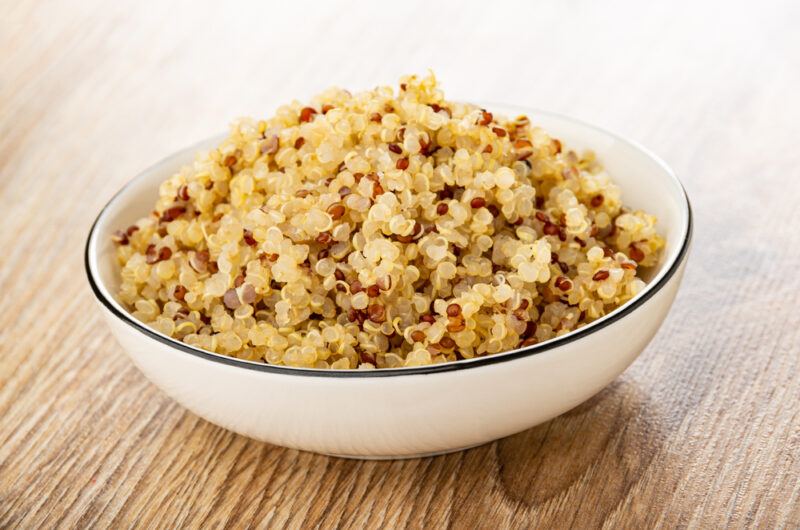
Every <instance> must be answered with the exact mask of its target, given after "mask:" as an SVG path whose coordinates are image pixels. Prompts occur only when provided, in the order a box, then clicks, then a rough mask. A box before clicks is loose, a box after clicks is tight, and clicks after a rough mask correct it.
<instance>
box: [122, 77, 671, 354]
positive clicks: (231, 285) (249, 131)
mask: <svg viewBox="0 0 800 530" xmlns="http://www.w3.org/2000/svg"><path fill="white" fill-rule="evenodd" d="M114 239H115V241H116V242H117V255H118V258H119V263H120V265H121V272H120V274H121V279H122V283H121V287H120V290H119V299H120V300H121V302H122V303H123V304H125V306H127V307H128V308H129V309H130V310H131V312H132V314H133V316H134V317H136V318H137V319H139V320H140V321H142V322H144V323H146V324H147V325H149V326H151V327H152V328H154V329H156V330H158V331H159V332H161V333H163V334H165V335H168V336H170V337H173V338H175V339H178V340H181V341H183V342H185V343H186V344H190V345H192V346H196V347H198V348H202V349H205V350H209V351H213V352H218V353H221V354H225V355H230V356H232V357H237V358H240V359H247V360H251V361H262V362H267V363H270V364H278V365H288V366H302V367H313V368H336V369H347V368H360V369H373V368H393V367H402V366H421V365H428V364H436V363H443V362H447V361H456V360H459V359H470V358H473V357H479V356H484V355H492V354H496V353H499V352H503V351H508V350H513V349H515V348H519V347H524V346H529V345H532V344H537V343H540V342H543V341H546V340H549V339H552V338H554V337H557V336H560V335H563V334H565V333H569V332H571V331H573V330H575V329H577V328H579V327H581V326H583V325H585V324H587V323H589V322H592V321H593V320H596V319H598V318H600V317H602V316H603V315H605V314H606V313H608V312H609V311H612V310H614V309H615V308H617V307H619V306H620V305H621V304H623V303H624V302H626V301H627V300H629V299H630V298H631V297H633V296H635V295H636V294H637V293H638V292H640V291H641V290H642V288H643V287H644V285H645V283H644V281H643V280H642V279H641V278H640V277H638V276H637V275H638V274H639V273H640V272H641V269H642V268H646V267H648V266H652V265H654V264H655V263H656V262H657V259H658V254H659V252H660V251H661V249H662V248H663V246H664V240H663V238H662V237H661V236H659V235H658V233H657V232H656V219H655V217H653V216H652V215H649V214H647V213H645V212H641V211H631V210H629V209H627V208H625V207H623V205H622V202H621V198H620V190H619V188H618V187H617V186H616V185H615V184H614V183H613V182H612V180H611V177H610V176H609V175H608V174H607V173H606V172H605V171H604V170H603V168H602V167H601V165H600V163H599V162H598V161H597V160H596V159H595V157H594V156H593V155H592V154H591V153H583V154H577V153H575V152H574V151H571V150H569V149H568V146H565V145H563V144H562V143H561V142H560V141H559V140H558V139H555V138H552V137H550V136H548V134H547V132H546V131H543V130H542V129H540V128H538V127H537V126H536V124H535V123H531V122H530V121H529V120H528V118H527V117H525V116H518V117H516V118H514V119H506V118H503V117H500V116H496V115H494V114H492V113H491V112H490V111H488V110H485V109H482V108H479V107H477V106H475V105H470V104H465V103H457V102H451V101H447V100H445V99H444V95H443V93H442V91H441V90H440V88H439V87H438V85H437V83H436V80H435V78H434V77H433V75H429V76H428V77H418V76H407V77H404V78H403V79H401V82H400V86H399V91H397V92H395V91H394V90H393V89H392V88H390V87H381V88H376V89H375V90H372V91H368V92H363V93H360V94H351V93H350V92H348V91H346V90H342V89H335V88H334V89H330V90H328V91H326V92H324V93H323V94H321V95H320V96H318V97H317V98H315V99H314V100H312V102H311V103H310V104H309V105H303V104H301V103H298V102H293V103H292V104H290V105H286V106H283V107H280V108H279V109H278V110H277V112H276V114H275V116H274V117H272V118H269V119H267V120H261V121H258V120H253V119H241V120H238V121H236V122H235V123H234V124H233V125H232V127H231V130H230V134H229V135H228V137H227V138H226V139H224V140H222V141H221V142H220V143H219V146H218V147H217V148H216V149H212V150H211V151H209V152H207V153H203V154H201V155H198V157H197V159H196V160H195V162H194V164H193V165H191V166H188V167H184V168H183V169H182V170H181V171H180V172H179V173H176V174H175V175H173V176H172V177H171V178H169V179H168V180H166V181H165V182H164V183H163V184H161V187H160V189H159V197H158V201H157V202H156V204H155V209H154V210H153V212H152V213H151V214H150V215H149V216H147V217H144V218H142V219H140V220H139V221H138V222H137V223H136V224H135V225H133V226H131V227H129V228H127V230H121V231H119V232H117V233H116V234H115V235H114Z"/></svg>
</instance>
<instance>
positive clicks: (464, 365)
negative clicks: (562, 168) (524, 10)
mask: <svg viewBox="0 0 800 530" xmlns="http://www.w3.org/2000/svg"><path fill="white" fill-rule="evenodd" d="M572 121H577V120H572ZM604 132H606V133H607V134H610V133H608V132H607V131H604ZM614 136H615V137H616V135H614ZM624 141H625V142H627V143H629V144H632V145H634V146H636V147H639V148H641V147H640V146H638V145H636V144H634V143H632V142H630V141H629V140H624ZM201 143H202V142H201ZM643 150H644V151H645V152H647V153H648V154H650V153H649V151H647V150H645V149H643ZM650 156H652V157H653V158H655V159H656V160H657V161H659V162H661V160H660V159H658V158H657V157H655V156H654V155H652V154H650ZM167 158H170V157H167ZM662 165H664V166H665V167H666V165H665V164H663V163H662ZM144 173H145V172H143V173H141V174H144ZM670 173H671V171H670ZM141 174H140V175H141ZM135 180H136V179H135V178H134V179H133V180H132V181H131V182H129V183H128V184H126V185H125V186H123V187H122V189H120V190H119V191H118V192H117V193H115V194H114V196H113V197H112V198H111V199H110V200H109V201H108V203H107V204H106V205H105V206H104V207H103V209H102V210H101V211H100V213H99V214H98V216H97V218H96V219H95V221H94V223H92V228H91V229H90V230H89V236H88V237H87V238H86V246H85V248H84V255H83V262H84V268H85V270H86V277H87V279H88V280H89V285H90V286H91V288H92V292H93V293H94V295H95V297H97V299H98V300H99V301H100V303H101V304H103V306H105V308H106V309H108V310H109V311H110V312H111V313H112V314H113V315H114V316H116V317H117V318H119V319H120V320H122V321H123V322H124V323H126V324H128V325H129V326H131V327H133V328H134V329H136V330H137V331H139V332H141V333H143V334H144V335H146V336H148V337H149V338H151V339H154V340H156V341H158V342H160V343H162V344H164V345H166V346H169V347H172V348H175V349H177V350H180V351H182V352H185V353H189V354H191V355H195V356H197V357H201V358H203V359H206V360H208V361H213V362H216V363H222V364H227V365H229V366H236V367H239V368H245V369H247V370H255V371H259V372H269V373H274V374H283V375H294V376H298V375H301V376H311V377H338V378H353V377H358V378H369V377H395V376H405V375H424V374H437V373H443V372H452V371H455V370H464V369H468V368H478V367H480V366H486V365H489V364H495V363H502V362H507V361H513V360H516V359H520V358H522V357H527V356H529V355H536V354H538V353H542V352H545V351H548V350H552V349H553V348H557V347H559V346H563V345H565V344H569V343H570V342H573V341H576V340H579V339H582V338H584V337H586V336H588V335H591V334H592V333H594V332H596V331H599V330H601V329H603V328H605V327H606V326H610V325H611V324H613V323H615V322H617V321H618V320H620V319H621V318H623V317H625V316H626V315H628V314H629V313H631V312H633V311H635V310H636V309H637V308H638V307H640V306H641V305H643V304H644V303H645V302H647V301H648V300H649V299H650V298H652V297H653V296H654V295H655V294H656V293H657V292H658V291H660V290H661V289H662V288H663V287H664V286H665V285H667V283H668V282H669V280H670V278H672V277H673V276H674V275H675V273H676V272H677V271H678V269H679V268H680V266H681V263H683V261H684V259H685V258H686V254H687V253H688V251H689V244H690V242H691V239H692V231H693V219H692V206H691V203H690V202H689V197H688V195H687V194H686V190H685V189H684V188H683V185H682V184H680V182H678V185H679V186H680V187H681V190H682V191H683V197H684V200H685V201H686V209H687V217H688V218H687V221H686V222H687V228H686V237H685V238H684V240H683V241H682V243H681V249H680V251H679V252H678V255H677V256H676V258H675V261H673V262H672V264H671V265H670V268H669V270H667V271H666V273H665V274H664V275H663V276H662V277H661V278H660V279H659V280H658V281H657V283H655V284H652V285H648V286H647V287H648V288H647V289H646V291H645V292H644V293H643V294H642V295H641V296H639V297H638V298H634V299H633V300H632V301H631V302H629V303H628V305H625V306H623V307H622V308H620V309H617V310H615V311H613V312H611V313H610V314H608V315H607V316H606V317H604V318H603V319H600V320H597V321H596V322H595V323H592V324H589V325H587V326H586V327H583V328H580V329H578V330H575V331H573V332H570V333H567V334H566V335H562V336H560V337H556V338H554V339H550V340H548V341H546V342H542V343H540V344H534V345H533V346H529V347H527V348H523V349H519V350H512V351H510V352H506V353H497V354H493V355H488V356H486V357H477V358H473V359H465V360H461V361H453V362H446V363H442V364H432V365H428V366H415V367H410V368H380V369H375V370H354V369H351V370H332V369H322V368H295V367H291V366H279V365H274V364H265V363H257V362H254V361H245V360H242V359H237V358H235V357H228V356H227V355H222V354H219V353H213V352H209V351H206V350H202V349H200V348H195V347H193V346H190V345H188V344H186V343H183V342H180V341H178V340H175V339H172V338H170V337H167V336H166V335H162V334H160V333H158V332H157V331H155V330H153V329H152V328H150V327H148V326H146V325H144V324H142V323H141V322H139V321H138V320H136V319H135V318H134V317H133V316H132V315H131V314H130V313H127V312H125V311H120V310H119V308H118V307H117V306H116V305H114V304H113V303H111V301H110V300H109V299H108V298H107V297H106V296H105V293H103V291H102V290H101V289H100V288H99V287H98V285H97V282H96V281H95V278H94V276H93V275H92V272H91V267H90V266H89V246H90V243H91V240H92V236H93V235H94V232H95V229H96V227H97V223H98V222H99V221H100V219H101V218H102V217H103V214H104V213H105V211H106V209H108V207H109V205H111V203H113V202H114V200H115V199H116V198H117V197H118V196H119V195H121V194H122V193H123V192H124V191H125V190H126V189H127V188H128V186H130V185H131V184H132V183H133V182H134V181H135ZM676 180H677V179H676Z"/></svg>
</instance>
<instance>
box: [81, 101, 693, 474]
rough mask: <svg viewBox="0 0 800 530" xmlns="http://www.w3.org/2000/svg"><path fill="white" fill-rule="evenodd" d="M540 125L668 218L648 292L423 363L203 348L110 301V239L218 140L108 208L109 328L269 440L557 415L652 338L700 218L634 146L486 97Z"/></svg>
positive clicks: (135, 185) (363, 439)
mask: <svg viewBox="0 0 800 530" xmlns="http://www.w3.org/2000/svg"><path fill="white" fill-rule="evenodd" d="M486 107H487V108H489V110H491V111H493V112H497V113H501V114H505V115H507V116H513V115H516V114H522V113H524V114H527V115H528V116H529V117H530V119H531V122H532V123H534V124H538V125H540V126H542V127H543V128H544V129H545V130H546V131H548V132H549V133H550V134H552V135H553V136H554V137H557V138H560V139H561V140H562V142H563V143H564V145H565V146H566V147H567V148H570V149H577V150H583V149H592V150H594V151H595V152H596V153H597V155H598V158H599V159H600V161H601V162H602V163H603V165H604V166H605V168H606V169H607V170H608V172H609V173H610V174H611V176H612V178H613V179H614V181H615V182H616V183H617V184H618V185H619V186H620V188H621V189H622V197H623V201H624V202H625V204H626V205H629V206H632V207H634V208H642V209H644V210H646V211H648V212H650V213H653V214H655V215H656V216H657V217H658V219H659V224H658V228H659V230H660V231H661V232H662V234H663V235H664V236H665V237H666V239H667V247H666V250H665V252H664V253H663V255H662V258H661V261H660V263H659V264H658V265H657V266H656V267H654V268H653V270H652V271H651V274H650V277H649V278H648V279H647V280H648V284H647V286H646V288H645V289H644V290H643V291H642V292H641V293H640V294H639V295H638V296H637V297H636V298H634V299H633V300H631V301H629V302H628V303H627V304H625V305H623V306H622V307H620V308H618V309H617V310H615V311H614V312H612V313H610V314H608V315H606V316H605V317H604V318H601V319H599V320H597V321H595V322H593V323H591V324H589V325H587V326H585V327H583V328H581V329H579V330H577V331H575V332H573V333H570V334H568V335H564V336H562V337H559V338H557V339H553V340H551V341H548V342H544V343H541V344H537V345H534V346H531V347H527V348H521V349H517V350H513V351H510V352H506V353H502V354H497V355H491V356H487V357H482V358H478V359H470V360H463V361H458V362H454V363H446V364H439V365H434V366H426V367H416V368H397V369H385V370H316V369H303V368H291V367H283V366H273V365H267V364H262V363H255V362H251V361H243V360H239V359H234V358H231V357H227V356H224V355H220V354H216V353H212V352H207V351H204V350H200V349H197V348H194V347H191V346H189V345H186V344H184V343H181V342H179V341H176V340H174V339H171V338H169V337H167V336H164V335H161V334H160V333H158V332H157V331H154V330H152V329H151V328H149V327H147V326H145V325H143V324H141V323H140V322H138V321H137V320H135V319H134V318H133V317H132V316H131V315H130V314H129V313H128V312H127V311H126V310H125V309H124V308H123V307H122V306H121V305H120V303H119V302H117V300H116V299H115V296H114V293H115V292H116V290H117V287H118V285H119V280H118V277H117V274H118V267H117V265H116V260H115V251H114V247H113V243H112V242H111V239H110V237H109V236H110V234H111V233H112V232H113V231H114V230H116V229H118V228H119V227H124V226H128V225H130V224H131V223H133V222H134V221H135V220H136V219H138V218H139V217H141V216H142V213H143V212H148V211H150V209H151V208H152V204H153V203H154V201H155V198H156V196H157V193H158V185H159V184H160V182H161V181H163V180H164V179H166V178H168V177H169V176H170V175H171V174H172V173H174V172H175V171H177V170H179V169H180V167H181V166H182V165H185V164H187V163H190V162H191V161H192V160H193V158H194V155H195V154H196V153H197V152H198V151H201V150H204V149H208V148H209V147H212V146H213V145H214V144H215V143H216V142H217V141H218V140H219V137H216V138H212V139H210V140H207V141H204V142H201V143H200V144H197V145H194V146H192V147H189V148H187V149H184V150H182V151H179V152H178V153H175V154H174V155H172V156H170V157H168V158H166V159H164V160H162V161H161V162H159V163H157V164H156V165H154V166H152V167H150V168H149V169H147V170H145V171H144V172H143V173H141V174H140V175H138V176H137V177H135V178H134V179H133V180H132V181H131V182H129V183H128V184H127V185H126V186H125V187H124V188H123V189H122V190H121V191H119V192H118V193H117V194H116V195H115V196H114V197H113V198H112V199H111V200H110V201H109V203H108V204H107V205H106V206H105V208H103V210H102V211H101V212H100V214H99V216H98V217H97V220H96V221H95V223H94V225H93V226H92V229H91V231H90V233H89V237H88V240H87V244H86V251H85V264H86V272H87V276H88V279H89V283H90V285H91V287H92V290H93V291H94V294H95V296H96V297H97V300H98V303H99V306H100V308H101V310H102V312H103V314H104V316H105V317H106V320H107V321H108V324H109V326H110V327H111V330H112V332H113V334H114V336H115V337H116V338H117V340H118V341H119V343H120V344H121V345H122V347H123V349H124V350H125V351H126V352H127V353H128V355H129V356H130V357H131V359H132V360H133V362H134V363H135V364H136V365H137V366H138V367H139V368H140V369H141V371H142V372H143V373H144V374H145V375H146V376H147V377H148V378H149V379H150V380H151V381H152V382H153V383H155V384H156V385H157V386H158V387H160V388H161V389H162V390H164V392H166V393H167V394H168V395H170V396H171V397H172V398H174V399H175V400H176V401H178V402H179V403H181V404H182V405H184V406H185V407H186V408H188V409H189V410H191V411H192V412H194V413H196V414H197V415H199V416H201V417H203V418H205V419H207V420H209V421H211V422H213V423H216V424H218V425H221V426H223V427H225V428H228V429H231V430H233V431H236V432H238V433H241V434H244V435H246V436H250V437H253V438H256V439H259V440H263V441H267V442H270V443H274V444H278V445H283V446H288V447H294V448H298V449H304V450H308V451H314V452H319V453H326V454H334V455H338V456H348V457H358V458H403V457H413V456H420V455H430V454H438V453H444V452H449V451H454V450H458V449H463V448H466V447H471V446H475V445H479V444H482V443H485V442H488V441H491V440H494V439H497V438H501V437H504V436H508V435H510V434H513V433H516V432H519V431H522V430H524V429H527V428H529V427H532V426H534V425H536V424H538V423H541V422H543V421H546V420H548V419H550V418H553V417H555V416H557V415H559V414H561V413H563V412H565V411H567V410H569V409H570V408H572V407H574V406H576V405H578V404H579V403H581V402H582V401H584V400H586V399H588V398H589V397H591V396H592V395H594V394H595V393H597V392H598V391H600V390H601V389H602V388H603V387H605V386H606V385H607V384H608V383H610V382H611V381H612V380H613V379H614V378H615V377H617V376H618V375H619V374H620V373H621V372H622V371H623V370H624V369H625V368H626V367H627V366H628V365H629V364H630V363H631V362H633V360H634V359H635V358H636V357H637V356H638V355H639V353H641V351H642V350H643V349H644V347H645V346H646V345H647V343H648V342H649V341H650V339H651V338H652V337H653V335H655V333H656V331H657V330H658V328H659V326H660V325H661V322H662V321H663V319H664V318H665V316H666V314H667V312H668V310H669V307H670V306H671V304H672V301H673V299H674V297H675V293H676V292H677V289H678V285H679V283H680V281H681V277H682V275H683V269H684V266H685V262H686V256H687V254H688V250H689V245H690V240H691V231H692V218H691V209H690V206H689V201H688V198H687V197H686V193H685V191H684V190H683V187H682V186H681V184H680V182H679V181H678V179H677V178H676V177H675V175H674V174H673V172H672V171H671V170H670V169H669V167H668V166H667V165H666V164H665V163H664V162H663V161H661V160H660V159H659V158H658V157H656V156H655V155H653V154H652V153H650V152H649V151H648V150H646V149H645V148H643V147H641V146H639V145H638V144H636V143H634V142H631V141H629V140H625V139H623V138H620V137H619V136H616V135H614V134H612V133H609V132H607V131H604V130H602V129H599V128H597V127H594V126H591V125H588V124H585V123H582V122H580V121H577V120H573V119H571V118H567V117H564V116H560V115H556V114H552V113H548V112H543V111H537V110H529V109H520V108H515V107H510V106H505V105H488V104H487V105H486Z"/></svg>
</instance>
